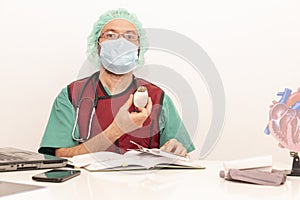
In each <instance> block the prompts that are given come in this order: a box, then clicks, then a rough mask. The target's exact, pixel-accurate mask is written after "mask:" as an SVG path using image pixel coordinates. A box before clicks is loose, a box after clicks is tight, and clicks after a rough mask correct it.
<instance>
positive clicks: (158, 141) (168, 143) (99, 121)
mask: <svg viewBox="0 0 300 200" xmlns="http://www.w3.org/2000/svg"><path fill="white" fill-rule="evenodd" d="M145 41H146V39H145V33H144V32H143V29H142V26H141V23H140V22H139V21H138V19H137V18H136V16H135V15H133V14H131V13H128V12H127V11H126V10H124V9H118V10H113V11H109V12H107V13H105V14H103V15H102V16H100V18H99V20H98V21H97V22H96V23H95V24H94V28H93V31H92V33H91V34H90V36H89V38H88V59H89V60H90V61H91V62H93V63H95V65H97V66H99V67H100V70H99V72H96V73H94V74H93V75H92V76H91V77H88V78H83V79H81V80H77V81H75V82H73V83H71V84H70V85H68V86H67V87H66V88H64V89H63V90H62V91H61V93H60V94H59V95H58V96H57V98H56V99H55V102H54V104H53V108H52V111H51V114H50V118H49V121H48V124H47V127H46V130H45V133H44V136H43V139H42V142H41V145H40V149H39V152H41V153H45V154H52V155H56V156H59V157H72V156H75V155H79V154H85V153H89V152H97V151H112V152H117V153H124V152H126V151H127V149H132V148H136V146H135V145H134V144H133V143H132V142H131V141H133V142H136V143H139V144H140V145H142V146H144V147H147V148H161V149H162V150H165V151H168V152H172V153H174V154H177V155H182V156H186V155H187V153H189V152H191V151H193V150H194V149H195V147H194V145H193V143H192V142H191V139H190V137H189V134H188V133H187V131H186V129H185V127H184V125H183V123H182V121H181V119H180V117H179V115H178V113H177V111H176V109H175V107H174V104H173V103H172V101H171V99H170V98H169V97H168V96H167V95H166V94H165V93H164V91H163V90H162V89H161V88H159V87H158V86H156V85H154V84H151V83H149V82H148V81H146V80H143V79H139V78H136V77H135V76H134V75H133V70H134V69H135V68H136V67H138V66H140V65H142V64H143V56H144V53H145ZM139 86H144V87H146V88H147V91H148V94H149V98H148V101H147V105H146V106H145V107H136V106H134V105H133V93H134V92H135V91H136V90H137V88H138V87H139ZM93 108H94V109H93Z"/></svg>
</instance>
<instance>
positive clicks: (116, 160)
mask: <svg viewBox="0 0 300 200" xmlns="http://www.w3.org/2000/svg"><path fill="white" fill-rule="evenodd" d="M71 162H72V163H73V165H74V166H76V167H81V168H84V169H87V170H88V171H126V170H149V169H205V167H203V166H202V165H201V163H200V162H201V161H200V160H190V159H187V158H184V157H181V156H176V155H174V154H170V153H166V152H163V151H158V150H157V149H147V148H144V149H133V150H129V151H128V152H126V153H125V154H118V153H114V152H97V153H91V154H84V155H79V156H74V157H73V158H71Z"/></svg>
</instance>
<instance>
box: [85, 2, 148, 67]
mask: <svg viewBox="0 0 300 200" xmlns="http://www.w3.org/2000/svg"><path fill="white" fill-rule="evenodd" d="M114 19H125V20H127V21H129V22H131V23H132V24H133V25H134V26H135V27H136V29H137V31H138V34H139V43H140V47H139V49H140V51H139V58H138V61H137V64H138V65H139V66H140V65H143V64H144V54H145V52H146V45H147V39H146V34H145V31H144V29H143V28H142V24H141V22H140V21H139V20H138V18H137V17H136V15H135V14H133V13H129V12H128V11H127V10H126V9H122V8H120V9H117V10H110V11H107V12H106V13H104V14H102V15H101V16H100V17H99V19H98V21H96V22H95V23H94V27H93V30H92V32H91V33H90V35H89V36H88V42H87V58H88V60H89V61H90V62H91V63H92V64H94V65H96V66H97V67H98V66H100V57H99V55H98V49H97V45H98V38H99V37H100V34H101V31H102V29H103V27H104V26H105V25H106V24H107V23H108V22H110V21H112V20H114Z"/></svg>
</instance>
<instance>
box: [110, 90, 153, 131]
mask: <svg viewBox="0 0 300 200" xmlns="http://www.w3.org/2000/svg"><path fill="white" fill-rule="evenodd" d="M132 104H133V95H132V94H131V95H130V97H129V99H128V100H127V102H126V103H125V104H124V105H123V106H122V107H121V108H120V110H119V112H118V114H117V115H116V117H115V120H114V121H115V122H116V124H117V126H118V127H119V128H120V129H121V130H122V131H123V132H124V133H129V132H131V131H134V130H136V129H138V128H141V127H142V126H143V123H144V122H145V121H146V119H147V118H148V117H149V115H150V113H151V110H152V101H151V98H150V97H149V99H148V104H147V106H146V107H145V108H137V109H138V112H131V113H130V112H129V111H128V109H129V108H130V106H132Z"/></svg>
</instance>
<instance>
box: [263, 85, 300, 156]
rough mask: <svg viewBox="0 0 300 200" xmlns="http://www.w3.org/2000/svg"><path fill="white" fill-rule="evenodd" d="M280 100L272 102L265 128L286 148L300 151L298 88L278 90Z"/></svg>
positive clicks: (266, 131)
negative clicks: (295, 89) (296, 89)
mask: <svg viewBox="0 0 300 200" xmlns="http://www.w3.org/2000/svg"><path fill="white" fill-rule="evenodd" d="M277 96H281V99H280V101H278V102H273V103H274V105H272V106H271V109H270V113H269V123H268V126H267V127H266V129H265V133H266V134H271V135H272V136H273V137H274V138H276V139H277V141H278V142H279V143H280V144H281V145H282V146H283V147H285V148H286V149H289V150H290V151H293V152H299V151H300V88H299V89H298V91H297V92H294V93H292V91H291V90H290V89H288V88H286V89H285V90H284V92H279V93H278V94H277Z"/></svg>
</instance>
